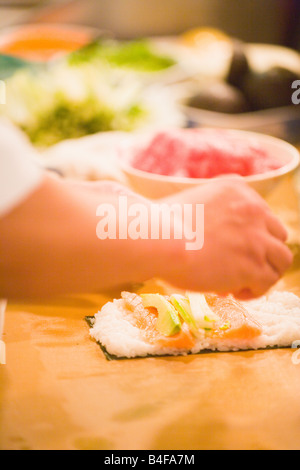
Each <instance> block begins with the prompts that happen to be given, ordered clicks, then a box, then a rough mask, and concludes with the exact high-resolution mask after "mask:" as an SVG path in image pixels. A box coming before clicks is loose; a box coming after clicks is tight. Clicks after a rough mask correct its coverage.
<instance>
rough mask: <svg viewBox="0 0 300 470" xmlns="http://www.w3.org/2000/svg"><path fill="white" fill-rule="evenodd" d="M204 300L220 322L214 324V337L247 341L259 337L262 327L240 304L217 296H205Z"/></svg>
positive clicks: (230, 298) (229, 298)
mask: <svg viewBox="0 0 300 470" xmlns="http://www.w3.org/2000/svg"><path fill="white" fill-rule="evenodd" d="M205 298H206V301H207V303H208V305H209V307H210V308H211V309H212V311H213V312H214V313H215V314H216V315H218V316H219V317H220V318H221V320H222V321H221V322H218V323H217V324H216V328H215V330H214V331H213V335H214V336H220V337H222V338H224V339H225V338H230V339H241V340H247V339H253V338H256V337H257V336H260V335H261V333H262V326H261V325H260V323H258V322H257V321H256V320H255V319H254V318H252V317H251V315H250V314H249V312H248V311H247V310H246V309H245V308H244V307H243V305H242V304H241V303H240V302H238V301H236V300H235V299H233V298H232V297H226V298H223V297H218V296H217V295H206V296H205ZM224 326H225V328H223V327H224Z"/></svg>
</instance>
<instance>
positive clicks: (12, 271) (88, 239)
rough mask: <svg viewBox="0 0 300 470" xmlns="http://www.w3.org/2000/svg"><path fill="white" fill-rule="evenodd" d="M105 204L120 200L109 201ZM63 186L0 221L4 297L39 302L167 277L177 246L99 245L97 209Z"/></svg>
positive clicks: (94, 200)
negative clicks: (69, 294) (37, 299)
mask: <svg viewBox="0 0 300 470" xmlns="http://www.w3.org/2000/svg"><path fill="white" fill-rule="evenodd" d="M104 199H105V200H106V202H108V201H110V202H111V203H112V204H113V203H116V201H117V197H116V196H115V197H113V196H112V195H106V198H104ZM101 202H103V200H102V198H101V196H98V197H96V196H95V194H93V195H92V194H91V197H89V195H87V194H86V192H84V191H80V190H78V191H76V189H75V188H72V187H71V186H68V185H67V184H65V183H63V182H62V181H59V180H56V179H52V178H49V177H47V178H45V180H44V181H43V183H42V185H41V186H40V187H39V188H38V189H37V190H36V191H35V192H34V193H33V194H32V195H31V196H30V197H29V198H28V199H27V200H26V201H24V202H23V203H22V204H21V205H20V206H18V207H17V208H16V209H15V210H14V211H13V212H11V213H10V214H9V215H7V216H6V217H4V218H3V219H2V220H0V234H1V235H0V243H1V245H0V296H1V297H7V298H14V299H18V298H22V299H25V298H40V297H45V296H53V295H59V294H67V293H77V292H95V291H102V290H106V289H110V288H114V287H116V286H119V285H122V284H127V283H135V282H142V281H144V280H146V279H149V278H151V277H156V276H160V275H162V276H163V275H164V272H165V270H166V267H167V266H168V264H170V263H171V261H172V258H173V256H174V255H175V253H176V252H178V246H177V244H176V242H174V243H170V242H169V241H162V240H150V239H148V240H131V239H130V238H129V237H128V238H127V239H125V240H112V239H107V240H99V238H98V237H97V234H96V228H97V222H98V219H97V217H96V209H97V205H98V204H100V203H101Z"/></svg>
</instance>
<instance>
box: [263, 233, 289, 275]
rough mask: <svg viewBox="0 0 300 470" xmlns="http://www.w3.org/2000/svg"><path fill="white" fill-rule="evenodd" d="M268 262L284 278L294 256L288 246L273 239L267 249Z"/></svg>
mask: <svg viewBox="0 0 300 470" xmlns="http://www.w3.org/2000/svg"><path fill="white" fill-rule="evenodd" d="M267 261H268V263H269V264H270V266H271V267H272V268H273V269H274V270H275V271H277V272H278V274H279V275H280V276H282V275H283V274H284V273H285V272H286V271H287V270H288V269H289V268H290V267H291V265H292V263H293V255H292V253H291V251H290V250H289V249H288V248H287V246H286V245H284V244H283V243H281V242H280V241H278V240H276V239H273V240H271V241H270V243H269V245H268V247H267Z"/></svg>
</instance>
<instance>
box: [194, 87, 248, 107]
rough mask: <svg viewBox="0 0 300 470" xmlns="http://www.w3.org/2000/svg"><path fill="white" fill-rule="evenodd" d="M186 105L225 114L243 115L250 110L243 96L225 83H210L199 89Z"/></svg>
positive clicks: (236, 89)
mask: <svg viewBox="0 0 300 470" xmlns="http://www.w3.org/2000/svg"><path fill="white" fill-rule="evenodd" d="M187 104H188V106H191V107H192V108H198V109H205V110H207V111H214V112H217V113H227V114H238V113H245V112H247V111H249V110H250V107H249V105H248V103H247V100H246V98H245V96H244V94H243V93H242V92H241V91H240V90H239V89H238V88H236V87H233V86H231V85H229V84H227V83H225V82H218V83H211V84H209V85H207V86H205V87H204V88H201V90H199V92H198V93H196V94H195V95H194V96H192V98H191V99H190V100H189V101H188V103H187Z"/></svg>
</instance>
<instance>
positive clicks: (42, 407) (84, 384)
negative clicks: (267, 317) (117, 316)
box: [0, 182, 300, 450]
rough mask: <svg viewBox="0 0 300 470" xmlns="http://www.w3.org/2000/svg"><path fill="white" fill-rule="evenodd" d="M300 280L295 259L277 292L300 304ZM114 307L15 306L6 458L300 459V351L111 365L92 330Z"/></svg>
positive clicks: (292, 220) (0, 439) (2, 387)
mask: <svg viewBox="0 0 300 470" xmlns="http://www.w3.org/2000/svg"><path fill="white" fill-rule="evenodd" d="M291 188H292V186H291V183H290V182H289V183H288V184H286V185H285V186H284V187H282V188H281V194H280V192H278V194H277V196H276V195H275V196H274V201H276V198H277V210H278V211H279V212H280V211H281V214H284V216H285V217H286V218H287V219H288V222H289V224H290V228H291V234H292V235H291V236H292V238H293V243H294V244H295V245H297V243H298V242H299V240H298V238H299V227H300V225H299V211H298V207H297V202H296V198H295V194H294V191H292V190H291ZM282 194H284V195H285V199H284V201H285V202H284V204H283V198H282ZM274 201H273V203H274ZM297 237H298V238H297ZM299 281H300V263H299V255H298V254H297V255H296V257H295V265H294V267H293V270H291V271H290V272H289V273H288V274H287V276H286V277H285V278H284V279H283V280H282V281H281V282H280V284H279V285H278V288H280V289H290V290H292V291H293V292H296V293H299V295H300V282H299ZM106 300H109V297H105V296H101V295H99V296H98V295H94V296H91V295H87V296H81V297H78V298H76V297H74V298H70V299H60V300H57V301H52V302H47V303H44V304H35V305H9V308H8V311H7V315H6V322H5V330H4V337H3V339H4V341H5V343H6V352H7V363H6V365H2V366H0V400H1V408H0V426H1V430H0V449H2V450H5V449H6V450H8V449H34V450H40V449H41V450H47V449H50V450H54V449H62V450H73V449H78V450H84V449H105V450H139V449H146V450H196V449H262V450H265V449H297V450H299V449H300V364H299V365H298V364H297V363H295V362H296V361H293V357H295V356H294V355H295V350H292V349H281V350H272V351H249V352H237V353H212V354H204V355H199V356H188V357H176V358H175V357H174V358H163V357H162V358H147V359H137V360H122V361H111V362H110V361H107V360H106V359H105V358H104V356H103V354H102V352H101V350H100V348H99V346H98V345H97V344H96V343H95V342H93V341H92V340H91V339H90V337H89V330H88V327H87V324H86V323H85V321H84V317H85V316H86V315H93V314H94V313H95V312H96V311H97V310H98V309H99V308H100V307H101V305H102V304H103V303H104V302H105V301H106ZM299 340H300V337H299Z"/></svg>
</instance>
